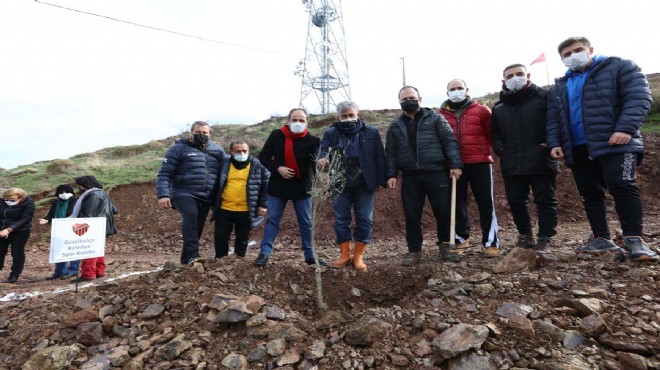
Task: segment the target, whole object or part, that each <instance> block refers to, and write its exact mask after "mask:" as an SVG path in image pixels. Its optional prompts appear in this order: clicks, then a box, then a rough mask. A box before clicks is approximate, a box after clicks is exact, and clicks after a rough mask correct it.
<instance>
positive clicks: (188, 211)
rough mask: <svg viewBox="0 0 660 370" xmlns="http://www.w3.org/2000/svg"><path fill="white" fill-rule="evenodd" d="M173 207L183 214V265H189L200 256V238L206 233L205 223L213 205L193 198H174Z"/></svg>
mask: <svg viewBox="0 0 660 370" xmlns="http://www.w3.org/2000/svg"><path fill="white" fill-rule="evenodd" d="M172 205H173V206H174V208H176V210H177V211H179V213H181V218H182V223H181V234H183V249H182V250H181V263H188V261H189V260H190V259H191V258H194V257H198V256H199V238H200V237H201V236H202V231H204V223H205V222H206V217H207V216H208V214H209V209H210V208H211V205H210V204H209V203H206V202H203V201H201V200H199V199H195V198H193V197H176V198H172Z"/></svg>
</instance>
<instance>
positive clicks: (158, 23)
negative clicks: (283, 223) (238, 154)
mask: <svg viewBox="0 0 660 370" xmlns="http://www.w3.org/2000/svg"><path fill="white" fill-rule="evenodd" d="M44 1H47V2H50V3H52V4H57V5H61V6H65V7H69V8H75V9H78V10H82V11H86V12H92V13H97V14H102V15H104V16H107V17H113V18H118V19H122V20H126V21H130V22H135V23H139V24H144V25H148V26H151V27H157V28H162V29H167V30H171V31H176V32H180V33H185V34H190V35H195V36H199V37H202V38H206V39H210V40H214V41H218V42H208V41H202V40H199V39H194V38H190V37H183V36H180V35H175V34H172V33H166V32H160V31H156V30H153V29H148V28H143V27H137V26H134V25H129V24H126V23H120V22H117V21H112V20H109V19H106V18H100V17H95V16H90V15H86V14H82V13H78V12H73V11H68V10H63V9H60V8H56V7H53V6H49V5H44V4H40V3H38V2H35V1H31V0H0V51H1V53H2V54H0V127H2V144H0V167H2V168H5V169H10V168H14V167H16V166H19V165H25V164H30V163H33V162H35V161H39V160H49V159H56V158H68V157H71V156H73V155H76V154H80V153H85V152H90V151H95V150H98V149H102V148H105V147H110V146H117V145H131V144H142V143H146V142H148V141H149V140H152V139H162V138H165V137H168V136H171V135H175V134H178V133H180V132H181V131H182V130H184V129H185V128H186V125H188V124H190V123H192V122H194V121H197V120H204V121H208V122H211V123H244V124H252V123H257V122H260V121H262V120H264V119H267V118H269V117H270V116H272V115H284V114H286V113H287V112H288V110H289V109H290V108H291V107H294V106H297V105H298V102H299V98H300V96H299V95H300V83H301V81H300V78H299V77H297V76H295V75H294V73H293V72H294V70H295V66H296V65H297V63H298V61H299V60H300V59H301V58H302V57H304V51H305V43H306V34H307V24H308V13H306V12H305V8H304V6H303V4H302V2H301V1H300V0H240V1H227V0H84V1H83V0H52V1H49V0H44ZM316 1H319V0H316ZM342 5H343V9H342V10H343V15H344V25H345V33H346V49H347V54H348V61H349V72H350V85H351V92H352V99H353V100H355V101H356V102H357V103H358V104H359V105H360V106H361V108H362V109H385V108H398V101H397V98H396V94H397V91H398V89H399V88H400V86H401V84H402V65H401V58H402V57H403V58H405V67H406V82H407V83H408V84H412V85H415V86H417V87H418V88H419V89H420V93H421V95H422V98H423V103H422V105H425V106H437V105H439V104H440V103H441V102H442V101H444V99H446V95H445V86H446V84H447V82H448V81H449V80H450V79H452V78H463V79H464V80H466V81H467V83H468V86H469V87H470V93H471V95H472V96H475V97H477V96H481V95H483V94H486V93H489V92H495V91H499V89H500V86H501V71H502V68H503V67H505V66H506V65H509V64H512V63H525V64H529V63H530V62H531V61H532V60H534V59H535V58H536V57H538V56H539V55H540V54H541V53H543V52H545V53H546V59H547V68H548V71H549V75H550V79H551V80H552V79H553V78H554V77H557V76H560V75H561V74H562V73H563V72H564V67H563V64H562V63H561V60H560V59H559V57H558V56H557V52H556V46H557V44H558V43H559V42H560V41H562V40H563V39H565V38H566V37H569V36H575V35H583V36H587V37H589V38H590V39H591V41H592V44H593V46H594V49H595V52H596V53H597V54H603V55H616V56H621V57H624V58H627V59H632V60H634V61H635V62H637V63H638V64H639V65H640V66H641V67H642V69H643V71H644V72H645V73H654V72H660V55H659V54H660V52H659V49H658V47H657V42H658V39H660V28H659V27H658V26H657V17H658V14H660V5H659V2H657V1H648V0H646V1H642V0H628V1H626V2H625V3H622V2H621V1H614V0H582V1H575V0H571V1H569V0H553V1H547V2H540V1H524V0H519V1H514V0H501V1H492V0H473V1H453V2H452V1H438V0H407V1H400V0H399V1H390V0H344V1H343V2H342ZM223 43H228V44H234V45H241V46H242V47H236V46H230V45H227V44H223ZM254 49H263V50H265V51H260V50H254ZM529 71H530V72H531V73H532V80H534V81H535V82H537V83H539V84H542V85H545V84H546V83H547V77H546V64H543V63H542V64H537V65H533V66H531V67H530V70H529Z"/></svg>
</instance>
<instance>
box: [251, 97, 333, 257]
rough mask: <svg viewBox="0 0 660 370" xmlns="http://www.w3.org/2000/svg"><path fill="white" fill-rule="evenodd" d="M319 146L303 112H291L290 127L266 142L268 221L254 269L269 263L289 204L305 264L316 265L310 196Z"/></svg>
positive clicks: (263, 152)
mask: <svg viewBox="0 0 660 370" xmlns="http://www.w3.org/2000/svg"><path fill="white" fill-rule="evenodd" d="M319 144H320V140H319V138H318V137H316V136H314V135H312V134H310V133H309V132H308V131H307V112H306V111H305V110H304V109H302V108H294V109H292V110H291V111H290V112H289V116H288V118H287V123H286V124H285V125H283V126H282V127H281V128H279V129H277V130H273V131H272V132H271V133H270V135H269V136H268V139H266V142H265V143H264V146H263V148H262V149H261V153H259V160H260V161H261V163H263V164H264V166H266V168H267V169H268V170H269V171H270V174H271V175H270V179H269V181H268V218H267V220H266V226H265V227H264V236H263V239H262V240H261V245H260V247H259V256H258V257H257V259H256V260H255V261H254V264H255V265H257V266H264V265H266V264H267V263H268V259H269V257H270V255H271V254H272V253H273V242H274V241H275V238H276V237H277V233H278V232H279V230H280V221H281V220H282V216H283V214H284V209H285V208H286V204H287V203H288V201H291V202H292V203H293V208H294V210H295V211H296V219H297V220H298V230H299V231H300V239H301V241H302V250H303V252H304V255H305V263H307V264H309V265H311V264H314V263H315V262H314V253H313V252H312V196H311V195H310V193H309V192H310V190H311V188H312V180H313V179H314V176H315V174H316V156H317V154H318V151H319ZM319 263H320V264H321V265H323V266H327V262H325V261H323V260H321V259H319Z"/></svg>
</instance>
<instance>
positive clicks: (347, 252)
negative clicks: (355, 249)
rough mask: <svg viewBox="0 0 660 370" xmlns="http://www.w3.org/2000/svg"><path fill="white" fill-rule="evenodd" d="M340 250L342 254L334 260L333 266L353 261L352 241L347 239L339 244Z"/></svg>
mask: <svg viewBox="0 0 660 370" xmlns="http://www.w3.org/2000/svg"><path fill="white" fill-rule="evenodd" d="M339 250H340V251H341V255H340V256H339V258H337V259H336V260H335V261H334V262H332V264H331V265H332V266H333V267H343V266H346V265H348V264H349V263H351V241H350V240H349V241H345V242H342V243H341V244H339Z"/></svg>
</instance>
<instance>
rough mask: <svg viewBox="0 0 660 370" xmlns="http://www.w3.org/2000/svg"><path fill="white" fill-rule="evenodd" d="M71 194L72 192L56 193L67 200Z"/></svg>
mask: <svg viewBox="0 0 660 370" xmlns="http://www.w3.org/2000/svg"><path fill="white" fill-rule="evenodd" d="M72 196H73V194H71V193H62V194H60V195H58V197H59V198H60V199H62V200H69V198H71V197H72Z"/></svg>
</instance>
